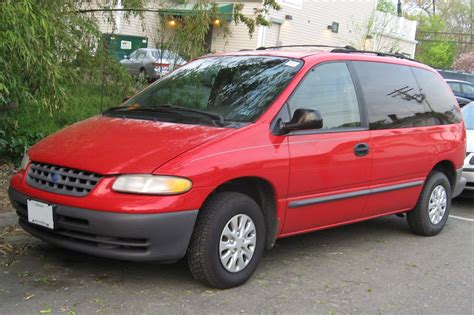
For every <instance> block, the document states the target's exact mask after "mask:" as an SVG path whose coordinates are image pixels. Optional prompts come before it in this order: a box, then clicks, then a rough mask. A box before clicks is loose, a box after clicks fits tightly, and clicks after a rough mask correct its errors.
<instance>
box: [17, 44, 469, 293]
mask: <svg viewBox="0 0 474 315" xmlns="http://www.w3.org/2000/svg"><path fill="white" fill-rule="evenodd" d="M465 150H466V132H465V128H464V124H463V121H462V116H461V114H460V109H459V107H458V105H457V103H456V98H455V97H454V95H453V94H452V92H451V90H450V89H449V87H448V85H447V84H446V83H445V82H444V80H443V79H442V78H441V76H440V75H439V74H438V73H437V72H436V71H435V70H433V69H431V68H429V67H427V66H425V65H423V64H420V63H417V62H414V61H411V60H407V59H404V58H402V57H401V56H398V55H382V54H377V53H370V52H360V51H354V50H351V49H348V48H347V49H335V50H333V51H330V52H321V51H320V52H317V51H313V52H308V51H299V52H298V51H296V52H295V51H293V52H288V51H285V50H284V49H281V50H272V49H266V50H257V51H246V52H238V53H230V54H223V55H213V56H206V57H203V58H200V59H197V60H195V61H193V62H191V63H189V64H187V65H185V66H183V67H182V68H180V69H178V70H176V71H174V72H173V73H172V74H170V75H168V76H167V77H165V78H163V79H161V80H159V81H157V82H155V83H154V84H152V85H150V86H149V87H148V88H146V89H145V90H143V91H142V92H140V93H138V94H137V95H135V96H134V97H132V98H131V99H129V100H127V101H126V102H125V103H124V104H122V105H121V106H119V107H114V108H110V109H108V110H107V111H105V112H104V113H103V114H102V115H100V116H96V117H92V118H90V119H87V120H84V121H82V122H79V123H76V124H74V125H72V126H70V127H68V128H65V129H64V130H61V131H59V132H57V133H55V134H53V135H51V136H49V137H47V138H46V139H44V140H42V141H41V142H39V143H37V144H35V145H34V146H33V147H31V149H30V150H29V151H28V153H27V154H26V155H25V157H24V159H23V161H22V167H21V170H20V171H19V172H18V173H17V174H15V175H14V176H13V178H12V179H11V185H10V189H9V195H10V199H11V202H12V204H13V206H14V207H15V208H16V210H17V213H18V216H19V224H20V225H21V227H22V228H23V229H25V230H26V231H27V232H29V233H31V234H32V235H34V236H36V237H38V238H40V239H42V240H45V241H47V242H50V243H52V244H54V245H57V246H61V247H65V248H69V249H72V250H76V251H80V252H84V253H88V254H92V255H97V256H102V257H109V258H116V259H124V260H131V261H166V262H170V261H176V260H178V259H181V258H183V257H185V256H186V257H187V260H188V263H189V267H190V269H191V271H192V274H193V275H194V277H195V278H196V279H198V280H200V281H203V282H204V283H206V284H208V285H210V286H213V287H217V288H230V287H234V286H238V285H240V284H242V283H244V282H245V281H246V280H248V279H249V278H250V276H251V275H252V273H253V272H254V271H255V269H256V267H257V264H258V262H259V260H260V259H261V256H262V254H263V251H264V248H267V249H269V248H271V247H272V246H273V245H274V244H275V241H276V239H278V238H282V237H287V236H291V235H295V234H300V233H306V232H311V231H316V230H321V229H327V228H330V227H335V226H339V225H343V224H349V223H354V222H359V221H363V220H368V219H371V218H375V217H379V216H384V215H390V214H401V213H406V216H407V219H408V224H409V226H410V228H411V230H412V231H413V232H415V233H416V234H420V235H427V236H430V235H435V234H437V233H439V232H440V231H441V230H442V229H443V226H444V225H445V223H446V221H447V220H448V214H449V209H450V204H451V199H452V198H453V197H455V196H456V195H458V194H459V193H460V192H461V191H462V190H463V188H464V186H465V179H464V178H463V177H462V167H463V160H464V158H465Z"/></svg>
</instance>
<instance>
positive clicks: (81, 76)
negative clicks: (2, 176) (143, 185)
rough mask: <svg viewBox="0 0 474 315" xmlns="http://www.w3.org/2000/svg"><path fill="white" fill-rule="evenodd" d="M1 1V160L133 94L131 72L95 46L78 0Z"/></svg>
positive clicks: (93, 30) (91, 25)
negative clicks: (127, 71)
mask: <svg viewBox="0 0 474 315" xmlns="http://www.w3.org/2000/svg"><path fill="white" fill-rule="evenodd" d="M0 6H1V8H0V29H1V31H0V42H1V43H2V45H0V69H2V71H0V160H6V159H17V158H18V157H19V156H20V155H21V154H22V153H23V152H24V151H25V150H26V149H27V148H28V147H29V146H30V145H31V144H33V143H35V142H37V141H38V140H39V139H41V138H42V137H44V136H46V135H48V134H50V133H52V132H54V131H56V130H58V129H60V128H63V127H64V126H66V125H68V124H71V123H74V122H76V121H77V120H80V119H84V118H86V117H89V116H91V115H94V114H97V113H98V112H99V111H100V107H101V106H103V107H106V106H110V105H115V104H118V103H120V100H121V99H122V98H123V97H124V96H125V95H127V94H129V93H130V90H131V88H132V87H133V81H132V80H131V78H130V76H129V75H128V74H127V73H126V72H125V71H124V69H123V67H121V65H120V64H118V63H117V62H116V61H114V60H112V59H110V58H109V56H108V54H107V52H106V51H105V50H104V49H101V47H100V46H99V47H97V45H98V41H97V38H99V32H98V31H97V26H96V24H95V21H94V20H93V19H92V18H91V17H90V16H87V15H80V14H77V13H76V10H77V9H78V8H79V7H80V6H81V2H80V1H74V0H49V1H43V0H3V2H2V3H1V4H0ZM93 52H94V53H93ZM102 91H103V92H104V93H103V94H104V96H103V97H101V94H102Z"/></svg>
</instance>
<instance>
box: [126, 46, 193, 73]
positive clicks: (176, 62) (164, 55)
mask: <svg viewBox="0 0 474 315" xmlns="http://www.w3.org/2000/svg"><path fill="white" fill-rule="evenodd" d="M120 63H121V64H122V65H123V66H124V67H125V69H126V70H127V72H128V73H129V74H130V75H132V76H136V77H139V78H140V77H141V78H142V79H149V80H156V79H159V78H161V77H162V76H165V75H167V74H168V73H170V72H171V71H173V70H174V69H175V68H177V67H179V66H181V65H184V64H185V63H186V61H185V60H184V59H183V58H181V57H180V56H178V55H177V54H175V53H173V52H171V51H169V50H160V49H155V48H140V49H137V50H135V51H134V52H133V53H131V54H130V56H127V58H125V59H122V60H120Z"/></svg>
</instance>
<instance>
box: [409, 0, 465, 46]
mask: <svg viewBox="0 0 474 315" xmlns="http://www.w3.org/2000/svg"><path fill="white" fill-rule="evenodd" d="M433 3H436V6H435V8H436V10H433ZM472 10H473V7H472V1H470V0H450V1H433V0H407V1H406V3H405V5H404V11H405V12H406V16H408V17H409V18H411V19H415V20H417V21H419V22H420V24H423V23H425V22H426V20H429V19H431V18H435V17H438V18H439V20H440V21H442V26H443V27H442V28H439V27H438V28H436V27H434V26H433V28H432V29H421V28H419V29H418V32H417V36H416V38H417V40H418V41H419V42H420V43H423V42H425V41H427V42H434V41H438V42H439V41H441V42H452V43H453V44H454V45H455V46H456V53H455V55H459V54H462V53H465V52H470V51H473V50H474V45H473V42H472V40H473V39H472V27H473V25H472V23H473V18H472ZM433 37H436V39H433ZM417 53H418V52H417Z"/></svg>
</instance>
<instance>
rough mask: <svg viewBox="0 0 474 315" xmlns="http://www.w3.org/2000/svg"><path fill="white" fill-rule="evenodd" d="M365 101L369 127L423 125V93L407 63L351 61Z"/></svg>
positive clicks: (385, 127) (384, 127) (388, 127)
mask: <svg viewBox="0 0 474 315" xmlns="http://www.w3.org/2000/svg"><path fill="white" fill-rule="evenodd" d="M354 66H355V68H356V71H357V75H358V76H359V80H360V84H361V86H362V91H363V93H364V97H365V101H366V103H367V107H368V112H369V122H370V128H371V129H391V128H409V127H417V126H424V125H425V121H424V120H425V119H426V118H425V117H424V115H423V114H424V106H423V97H422V95H421V93H420V90H419V88H418V85H417V83H416V80H415V78H414V76H413V73H412V72H411V70H410V68H409V67H407V66H401V65H394V64H386V63H375V62H363V61H358V62H354Z"/></svg>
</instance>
